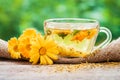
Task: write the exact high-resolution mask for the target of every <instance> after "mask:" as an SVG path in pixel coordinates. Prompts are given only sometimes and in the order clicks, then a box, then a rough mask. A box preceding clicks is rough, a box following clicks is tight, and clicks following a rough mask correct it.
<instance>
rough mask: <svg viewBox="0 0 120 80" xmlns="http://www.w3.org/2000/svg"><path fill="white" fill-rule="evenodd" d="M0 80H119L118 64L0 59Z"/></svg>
mask: <svg viewBox="0 0 120 80" xmlns="http://www.w3.org/2000/svg"><path fill="white" fill-rule="evenodd" d="M0 80H120V62H105V63H81V64H54V65H31V63H29V62H26V61H15V60H7V59H1V58H0Z"/></svg>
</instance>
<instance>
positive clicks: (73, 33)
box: [44, 18, 112, 54]
mask: <svg viewBox="0 0 120 80" xmlns="http://www.w3.org/2000/svg"><path fill="white" fill-rule="evenodd" d="M44 32H45V35H47V36H51V37H52V38H53V40H54V41H55V42H56V43H57V45H58V47H60V48H62V49H64V50H66V51H68V52H70V51H72V52H75V53H76V52H77V53H80V54H81V53H84V54H90V53H92V51H93V50H94V49H97V48H102V47H105V46H106V45H107V44H108V43H109V42H110V41H111V39H112V34H111V32H110V30H109V29H108V28H105V27H100V25H99V22H98V21H97V20H92V19H81V18H54V19H47V20H45V22H44ZM99 32H103V33H105V34H106V36H107V37H106V39H105V40H104V41H103V42H102V43H101V44H100V45H98V46H95V42H96V38H97V36H98V33H99Z"/></svg>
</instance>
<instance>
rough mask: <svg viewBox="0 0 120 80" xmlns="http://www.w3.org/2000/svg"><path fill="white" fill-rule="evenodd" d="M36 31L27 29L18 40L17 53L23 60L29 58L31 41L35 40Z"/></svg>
mask: <svg viewBox="0 0 120 80" xmlns="http://www.w3.org/2000/svg"><path fill="white" fill-rule="evenodd" d="M36 35H37V34H36V31H35V30H34V29H27V30H25V31H24V32H23V34H22V35H21V36H20V37H19V38H18V41H19V47H18V49H19V51H20V52H21V54H22V56H23V57H25V58H29V57H30V55H29V53H30V50H31V39H32V38H36Z"/></svg>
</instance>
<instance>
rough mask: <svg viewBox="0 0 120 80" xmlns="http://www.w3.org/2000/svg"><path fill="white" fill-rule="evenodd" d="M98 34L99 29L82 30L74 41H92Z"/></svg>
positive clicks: (75, 36)
mask: <svg viewBox="0 0 120 80" xmlns="http://www.w3.org/2000/svg"><path fill="white" fill-rule="evenodd" d="M96 33H97V29H89V30H81V31H79V32H78V33H76V34H75V35H74V36H73V38H72V41H74V40H79V41H82V40H83V39H85V38H87V39H91V38H92V37H93V36H94V35H95V34H96Z"/></svg>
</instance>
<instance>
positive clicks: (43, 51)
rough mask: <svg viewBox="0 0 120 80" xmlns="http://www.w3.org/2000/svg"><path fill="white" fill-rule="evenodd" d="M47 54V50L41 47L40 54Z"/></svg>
mask: <svg viewBox="0 0 120 80" xmlns="http://www.w3.org/2000/svg"><path fill="white" fill-rule="evenodd" d="M45 53H46V49H45V48H44V47H41V48H40V49H39V54H41V55H43V54H45Z"/></svg>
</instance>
